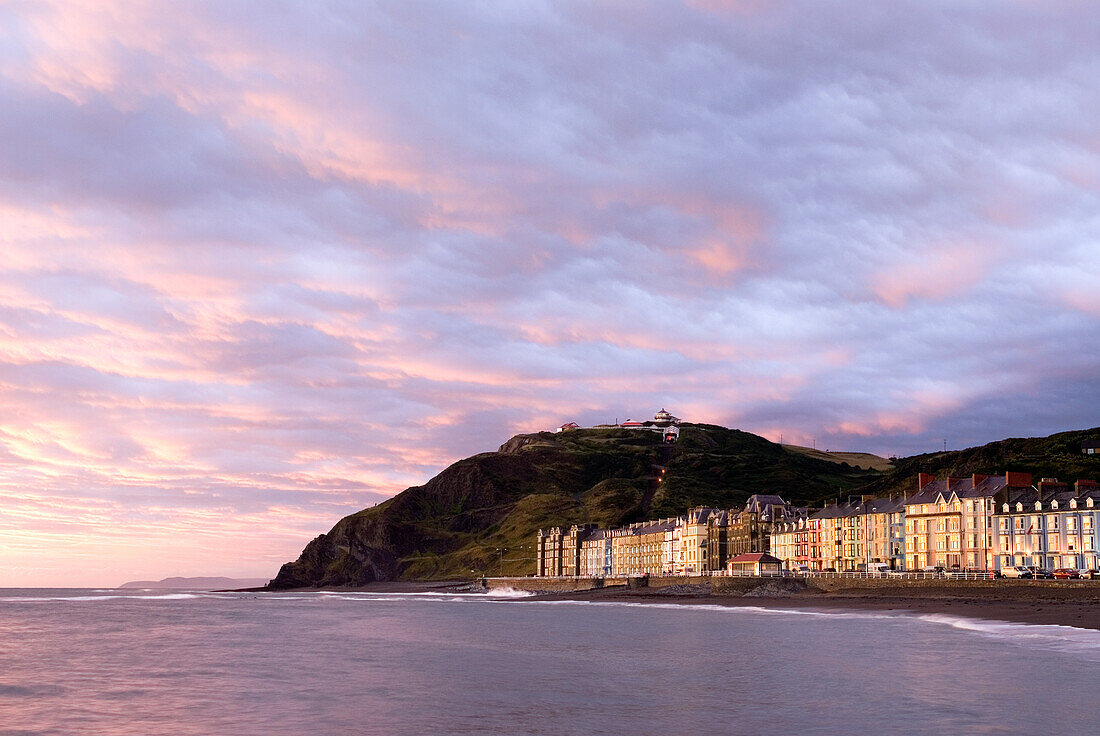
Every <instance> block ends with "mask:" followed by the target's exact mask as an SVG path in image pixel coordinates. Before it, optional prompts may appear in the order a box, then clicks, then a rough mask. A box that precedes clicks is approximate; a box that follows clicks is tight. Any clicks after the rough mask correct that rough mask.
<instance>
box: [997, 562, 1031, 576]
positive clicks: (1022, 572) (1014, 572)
mask: <svg viewBox="0 0 1100 736" xmlns="http://www.w3.org/2000/svg"><path fill="white" fill-rule="evenodd" d="M1001 577H1002V578H1033V577H1035V576H1034V574H1032V572H1031V569H1030V568H1027V567H1024V566H1023V565H1016V566H1015V567H1002V568H1001Z"/></svg>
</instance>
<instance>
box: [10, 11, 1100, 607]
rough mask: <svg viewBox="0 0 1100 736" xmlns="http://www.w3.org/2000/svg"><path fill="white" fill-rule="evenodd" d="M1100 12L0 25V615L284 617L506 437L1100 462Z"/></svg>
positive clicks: (307, 15) (255, 15)
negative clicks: (120, 598)
mask: <svg viewBox="0 0 1100 736" xmlns="http://www.w3.org/2000/svg"><path fill="white" fill-rule="evenodd" d="M1098 38H1100V5H1097V4H1096V3H1092V2H1084V1H1081V2H1073V1H1067V2H1059V3H1040V2H1024V1H1017V2H1002V3H958V2H945V1H939V2H937V1H935V0H933V1H931V2H929V1H926V0H921V1H919V2H916V1H905V0H901V1H899V2H891V3H866V2H842V1H838V2H829V3H822V2H819V1H817V0H806V1H804V2H764V1H763V0H725V1H723V0H696V1H694V2H683V3H679V2H660V3H655V2H645V1H642V0H632V1H631V2H598V3H592V2H587V1H585V2H581V1H578V2H553V3H550V2H534V1H531V2H528V1H523V0H507V1H504V0H502V1H501V2H484V3H455V2H448V3H437V2H415V3H409V2H402V1H395V2H350V1H349V2H315V1H311V2H300V3H294V2H281V3H271V2H265V3H252V2H232V3H225V2H219V1H213V2H187V3H169V2H160V3H148V2H129V1H128V2H125V3H123V2H114V1H111V0H94V1H92V2H83V1H81V0H73V1H69V2H63V3H54V2H46V1H42V2H21V1H20V0H14V1H11V0H9V1H8V2H5V3H3V4H2V5H0V141H2V143H0V256H2V262H0V586H107V585H118V584H121V583H122V582H125V581H127V580H133V579H145V578H160V577H164V576H169V575H229V576H249V577H251V576H255V577H272V576H274V574H275V573H276V572H277V570H278V568H279V565H281V564H282V563H283V562H287V561H289V560H292V559H294V558H296V557H297V555H298V553H299V551H300V550H301V548H302V547H303V546H304V545H305V543H306V542H308V541H309V540H310V539H312V538H313V537H314V536H316V535H318V534H321V533H323V532H325V531H327V530H328V529H329V528H331V526H332V525H333V524H334V523H335V522H336V521H337V520H338V519H339V518H340V517H341V516H343V515H345V514H348V513H352V512H354V511H356V510H358V509H361V508H363V507H366V506H370V505H372V504H374V503H377V502H378V501H379V500H382V499H384V498H386V497H389V496H391V495H393V494H394V493H396V492H399V491H400V490H402V489H404V488H405V487H407V486H410V485H418V484H421V483H423V482H425V481H426V480H428V479H429V478H430V477H432V476H433V475H435V474H436V473H437V472H439V471H440V470H441V469H443V468H444V467H446V466H447V465H448V464H449V463H451V462H453V461H455V460H457V459H460V458H462V457H465V456H468V455H471V454H474V453H477V452H483V451H489V450H493V449H496V448H497V447H498V446H499V445H500V444H501V443H503V442H504V441H505V440H507V439H508V438H509V437H510V436H512V435H514V434H517V433H522V432H532V431H538V430H544V429H551V428H554V427H557V426H559V425H561V424H563V423H565V422H568V421H576V422H578V423H581V424H593V423H599V422H607V421H614V420H615V419H616V418H617V419H620V420H625V419H627V418H634V419H645V418H647V417H649V416H651V415H652V413H653V412H654V411H656V410H657V409H660V408H667V409H669V410H670V411H672V412H673V413H675V414H676V415H678V416H680V417H682V418H683V419H684V420H687V421H698V422H710V423H716V424H721V425H725V426H729V427H738V428H741V429H745V430H748V431H752V432H755V433H758V434H761V435H763V436H765V437H767V438H769V439H772V440H774V441H778V440H779V439H780V438H781V437H782V439H783V441H785V442H787V443H799V444H805V445H810V444H813V445H815V446H816V447H818V448H821V449H836V450H862V451H869V452H876V453H879V454H882V455H892V454H897V455H909V454H916V453H920V452H928V451H934V450H936V449H938V448H942V447H943V443H944V442H946V443H947V446H948V447H949V448H954V449H958V448H963V447H967V446H973V445H978V444H984V443H986V442H990V441H994V440H998V439H1002V438H1004V437H1012V436H1040V435H1046V434H1050V433H1053V432H1057V431H1063V430H1068V429H1082V428H1086V427H1093V426H1096V425H1100V419H1098V416H1100V411H1098V409H1100V398H1098V397H1100V364H1098V359H1097V356H1100V85H1097V83H1096V80H1097V79H1100V51H1098V47H1097V43H1096V41H1097V39H1098Z"/></svg>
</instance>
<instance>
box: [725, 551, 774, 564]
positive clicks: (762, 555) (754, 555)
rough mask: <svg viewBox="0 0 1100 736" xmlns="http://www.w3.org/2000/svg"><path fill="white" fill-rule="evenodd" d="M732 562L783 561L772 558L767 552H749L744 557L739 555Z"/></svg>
mask: <svg viewBox="0 0 1100 736" xmlns="http://www.w3.org/2000/svg"><path fill="white" fill-rule="evenodd" d="M730 562H779V563H782V562H783V560H781V559H779V558H778V557H772V556H771V555H769V554H768V553H767V552H747V553H745V554H743V555H737V556H736V557H734V558H733V559H732V560H730Z"/></svg>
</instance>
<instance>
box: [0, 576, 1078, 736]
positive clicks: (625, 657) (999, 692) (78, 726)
mask: <svg viewBox="0 0 1100 736" xmlns="http://www.w3.org/2000/svg"><path fill="white" fill-rule="evenodd" d="M1098 675H1100V632H1095V631H1086V630H1081V629H1072V628H1066V627H1049V626H1024V625H1014V624H997V623H991V622H980V621H969V620H964V619H954V618H950V617H945V616H938V617H937V616H924V617H916V616H896V615H884V614H870V613H868V614H861V613H853V614H837V613H823V614H813V613H806V612H802V613H799V612H780V611H769V610H767V609H746V608H718V607H710V606H703V607H684V606H675V605H637V604H629V603H610V604H596V603H549V602H531V601H520V600H516V599H509V598H489V597H487V596H474V595H440V594H429V595H395V594H352V593H287V594H218V593H180V592H171V593H164V592H141V591H91V590H65V591H62V590H6V591H0V734H5V735H8V734H21V735H22V734H64V735H65V736H69V735H71V734H97V735H100V734H120V735H121V734H141V735H143V736H147V735H153V734H173V735H175V736H187V735H189V734H202V735H204V736H206V735H210V734H226V735H233V734H262V735H263V736H283V735H284V734H285V735H291V734H293V735H295V736H297V735H299V734H340V735H346V734H437V733H443V734H464V733H485V734H563V733H584V734H621V733H629V734H675V735H676V736H691V735H694V734H741V733H753V734H757V733H759V734H772V733H774V734H791V733H798V732H805V733H814V734H852V733H869V734H877V733H884V734H885V733H890V734H893V733H905V734H944V733H967V734H980V733H1056V734H1059V735H1060V736H1067V735H1072V734H1095V733H1097V732H1098V730H1100V727H1098V722H1100V721H1098V716H1097V715H1096V714H1097V713H1098V711H1097V702H1096V695H1095V688H1096V682H1097V676H1098Z"/></svg>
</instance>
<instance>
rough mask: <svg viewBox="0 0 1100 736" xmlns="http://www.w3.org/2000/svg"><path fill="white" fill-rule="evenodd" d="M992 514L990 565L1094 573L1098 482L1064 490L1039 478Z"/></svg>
mask: <svg viewBox="0 0 1100 736" xmlns="http://www.w3.org/2000/svg"><path fill="white" fill-rule="evenodd" d="M999 501H1000V503H999V505H998V507H997V509H996V510H995V512H994V514H993V516H994V523H993V530H994V531H993V533H994V547H995V549H996V565H997V569H998V570H1001V569H1004V568H1006V567H1013V566H1016V565H1023V566H1025V567H1030V566H1036V567H1045V568H1048V569H1056V568H1059V567H1072V568H1078V569H1082V570H1096V569H1100V551H1098V550H1097V548H1096V530H1097V527H1098V526H1100V483H1096V482H1095V481H1091V480H1079V481H1077V482H1076V483H1075V484H1074V485H1072V486H1070V485H1068V484H1066V483H1059V482H1058V480H1057V479H1055V478H1043V479H1042V480H1041V481H1039V483H1038V485H1036V486H1034V487H1027V488H1024V487H1019V488H1013V489H1011V490H1010V491H1009V492H1008V493H1007V494H1006V496H1005V497H1004V498H1002V499H999Z"/></svg>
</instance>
